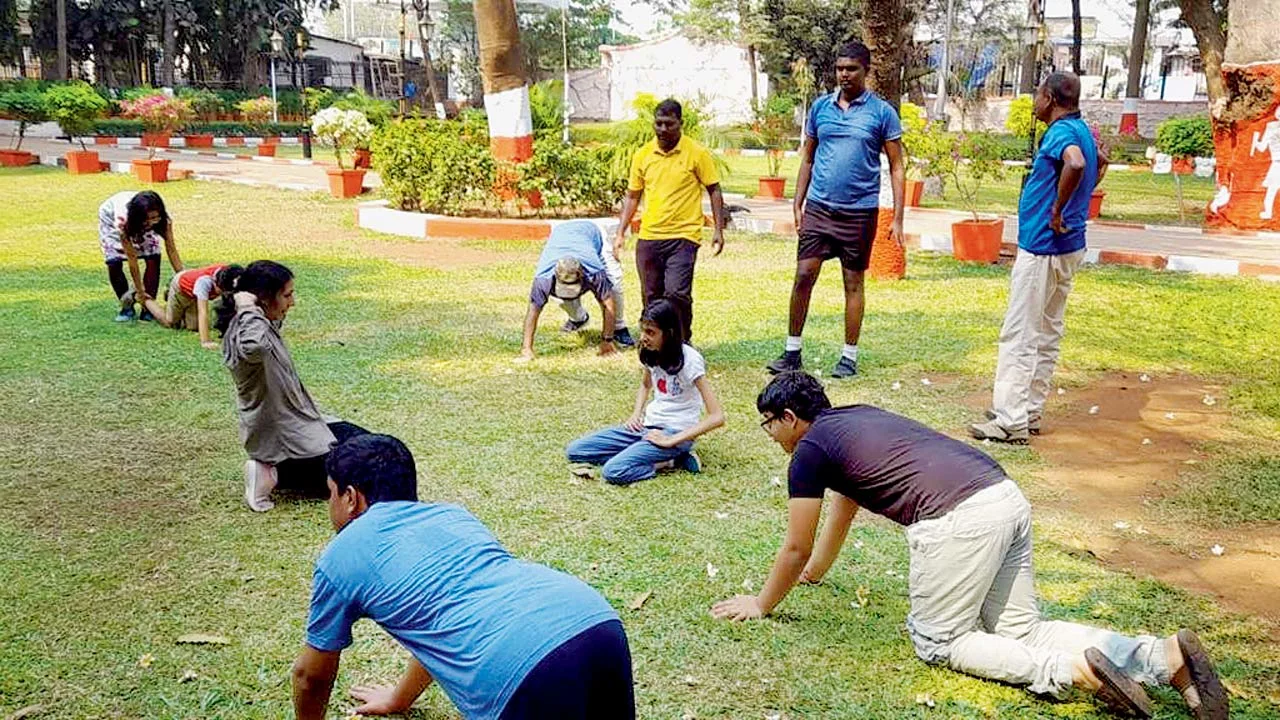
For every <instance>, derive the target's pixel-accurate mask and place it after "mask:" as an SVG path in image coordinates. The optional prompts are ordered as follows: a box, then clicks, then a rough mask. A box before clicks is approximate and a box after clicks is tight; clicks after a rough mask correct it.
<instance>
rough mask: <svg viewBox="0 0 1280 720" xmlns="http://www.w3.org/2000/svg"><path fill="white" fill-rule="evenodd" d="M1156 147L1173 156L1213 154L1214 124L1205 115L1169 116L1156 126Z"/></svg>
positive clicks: (1206, 155)
mask: <svg viewBox="0 0 1280 720" xmlns="http://www.w3.org/2000/svg"><path fill="white" fill-rule="evenodd" d="M1156 149H1157V150H1159V151H1160V152H1162V153H1164V154H1166V155H1172V156H1173V157H1208V156H1210V155H1213V126H1212V125H1211V124H1210V123H1209V118H1207V117H1205V116H1196V117H1180V118H1169V119H1168V120H1165V121H1164V122H1162V123H1160V125H1159V126H1157V127H1156Z"/></svg>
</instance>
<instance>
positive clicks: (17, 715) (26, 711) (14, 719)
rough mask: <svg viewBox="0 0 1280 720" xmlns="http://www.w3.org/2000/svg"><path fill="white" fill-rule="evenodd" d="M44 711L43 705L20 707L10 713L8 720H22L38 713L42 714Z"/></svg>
mask: <svg viewBox="0 0 1280 720" xmlns="http://www.w3.org/2000/svg"><path fill="white" fill-rule="evenodd" d="M43 712H44V706H43V705H28V706H26V707H24V708H19V709H18V710H16V711H14V713H13V714H12V715H10V716H9V717H8V718H7V719H6V720H22V719H23V718H29V717H35V716H36V715H40V714H42V713H43Z"/></svg>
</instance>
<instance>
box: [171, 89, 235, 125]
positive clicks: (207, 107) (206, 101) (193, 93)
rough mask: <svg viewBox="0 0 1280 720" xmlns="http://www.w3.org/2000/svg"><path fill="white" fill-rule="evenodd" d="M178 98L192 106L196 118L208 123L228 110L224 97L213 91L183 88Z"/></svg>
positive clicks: (179, 91)
mask: <svg viewBox="0 0 1280 720" xmlns="http://www.w3.org/2000/svg"><path fill="white" fill-rule="evenodd" d="M178 97H180V98H182V99H183V100H186V101H187V103H188V104H190V105H191V111H192V112H194V113H195V115H196V117H198V118H200V119H201V120H204V121H206V122H208V121H210V120H213V119H214V118H215V117H217V115H218V113H220V112H223V110H225V108H226V105H225V104H224V103H223V101H222V97H221V96H219V95H218V94H217V93H216V92H213V91H212V90H204V89H201V88H181V89H180V90H178Z"/></svg>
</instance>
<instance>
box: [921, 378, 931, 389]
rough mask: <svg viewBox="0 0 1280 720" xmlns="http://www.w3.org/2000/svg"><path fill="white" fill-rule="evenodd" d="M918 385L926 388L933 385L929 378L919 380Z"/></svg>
mask: <svg viewBox="0 0 1280 720" xmlns="http://www.w3.org/2000/svg"><path fill="white" fill-rule="evenodd" d="M920 384H921V385H924V386H925V387H928V386H930V385H932V384H933V382H932V381H931V380H929V378H920Z"/></svg>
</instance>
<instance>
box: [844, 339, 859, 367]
mask: <svg viewBox="0 0 1280 720" xmlns="http://www.w3.org/2000/svg"><path fill="white" fill-rule="evenodd" d="M840 356H841V357H844V358H848V359H849V360H851V361H853V362H858V346H857V345H850V344H849V343H845V344H844V352H843V353H841V354H840Z"/></svg>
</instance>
